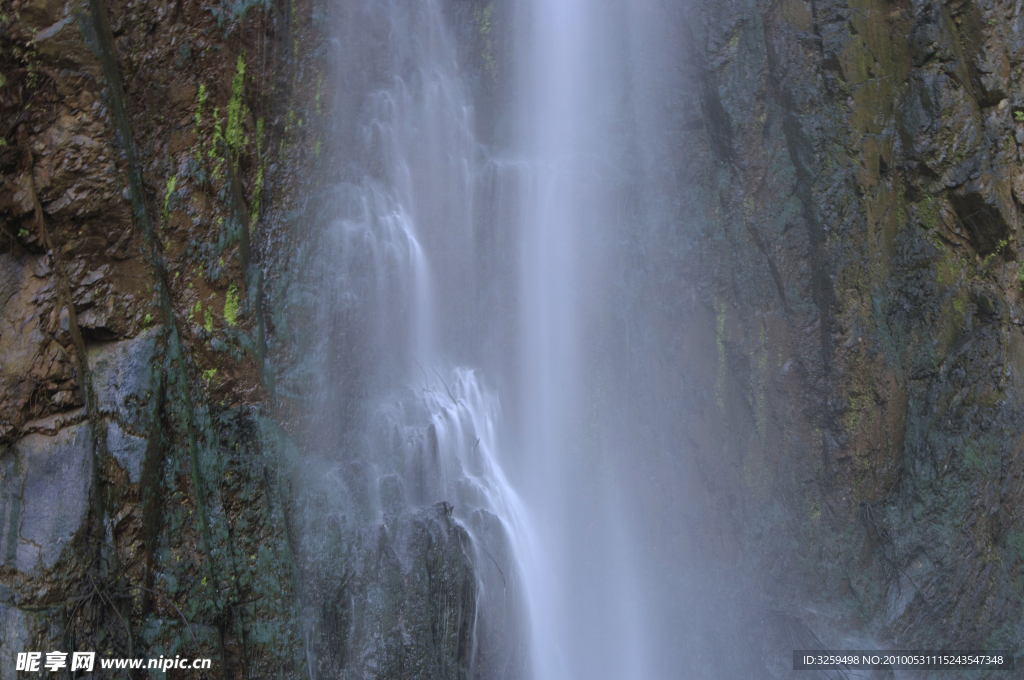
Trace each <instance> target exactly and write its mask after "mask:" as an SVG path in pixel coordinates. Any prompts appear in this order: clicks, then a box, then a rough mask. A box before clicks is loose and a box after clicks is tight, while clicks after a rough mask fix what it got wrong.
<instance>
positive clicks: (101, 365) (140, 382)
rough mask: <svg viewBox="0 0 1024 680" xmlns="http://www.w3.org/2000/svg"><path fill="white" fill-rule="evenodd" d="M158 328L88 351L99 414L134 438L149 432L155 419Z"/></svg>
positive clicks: (93, 347) (91, 348)
mask: <svg viewBox="0 0 1024 680" xmlns="http://www.w3.org/2000/svg"><path fill="white" fill-rule="evenodd" d="M160 331H161V329H160V328H159V327H155V328H149V329H147V330H145V331H143V332H141V333H139V335H138V336H137V337H135V338H132V339H131V340H121V341H118V342H107V343H103V344H99V345H93V346H91V347H89V348H88V350H87V352H88V355H89V367H90V369H91V370H92V380H93V386H94V388H95V390H96V397H97V399H98V400H99V408H100V412H102V413H103V414H104V415H106V416H112V417H113V418H115V419H116V420H117V421H118V422H119V424H120V425H121V427H122V428H126V429H128V430H130V431H131V433H132V434H134V435H139V434H144V433H148V432H149V428H150V427H151V426H152V424H153V418H154V416H155V407H156V403H155V399H154V389H155V387H156V380H155V376H156V370H157V369H156V367H155V366H154V365H153V361H154V357H155V356H156V343H157V339H158V338H159V337H160Z"/></svg>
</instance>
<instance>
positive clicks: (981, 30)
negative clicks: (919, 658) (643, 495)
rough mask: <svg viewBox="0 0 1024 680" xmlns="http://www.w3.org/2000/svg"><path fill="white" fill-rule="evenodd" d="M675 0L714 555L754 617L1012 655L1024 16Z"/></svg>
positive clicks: (1019, 474) (921, 5) (1016, 587)
mask: <svg viewBox="0 0 1024 680" xmlns="http://www.w3.org/2000/svg"><path fill="white" fill-rule="evenodd" d="M691 11H692V13H691V14H688V15H687V16H688V18H689V20H690V23H691V25H696V26H699V27H700V29H699V30H695V31H694V38H693V44H692V49H693V58H694V62H693V63H694V73H693V78H694V85H693V90H694V91H695V92H697V93H699V95H700V100H701V105H702V112H703V123H704V124H703V129H702V130H700V131H697V132H694V133H692V134H691V138H692V140H693V143H694V145H695V148H697V149H698V150H699V152H698V153H697V154H694V155H693V156H691V159H690V163H689V165H688V167H687V171H688V173H689V176H688V177H687V180H686V182H685V183H686V184H687V185H688V186H690V187H691V188H690V189H689V190H688V200H690V201H692V202H693V203H692V204H695V205H697V206H699V207H700V208H701V210H699V211H694V212H695V213H697V214H702V215H704V216H705V217H704V219H703V220H700V222H701V227H700V228H701V229H702V234H701V236H700V237H699V238H698V239H697V241H696V247H697V248H698V249H699V252H700V255H701V259H702V260H703V261H704V262H712V263H714V266H713V267H708V266H701V265H700V264H695V265H694V266H693V269H692V271H693V272H694V274H695V279H696V280H697V282H698V287H699V291H700V294H699V297H698V302H696V303H695V305H694V306H693V308H692V310H691V313H692V314H693V315H694V318H697V319H700V320H702V325H703V327H705V328H709V329H714V334H713V335H710V334H708V335H704V336H703V339H702V340H700V341H699V342H703V346H704V347H705V348H706V350H705V352H706V354H707V355H711V354H712V353H715V354H717V361H716V362H715V363H714V366H715V369H714V371H711V370H706V371H705V372H704V377H703V381H702V383H703V386H704V389H705V390H706V394H708V395H709V396H711V397H712V398H711V399H709V400H708V401H710V402H712V403H711V404H708V403H707V402H705V404H704V408H705V409H707V410H706V412H705V413H706V414H709V413H712V414H713V413H715V412H717V414H724V415H725V417H726V419H727V420H728V421H729V422H731V423H732V424H733V426H734V428H735V429H734V431H733V432H732V433H731V434H729V435H724V434H722V433H721V432H715V431H709V430H708V428H706V427H705V428H702V429H698V430H696V431H697V432H702V431H703V432H706V433H707V434H706V435H705V436H703V437H702V438H701V439H700V441H699V442H697V445H696V447H695V450H696V451H697V453H696V454H695V461H694V463H695V467H698V468H700V469H702V470H704V471H705V472H703V473H702V474H704V475H705V480H706V484H705V486H706V489H705V493H706V495H707V497H708V500H709V502H710V505H711V506H712V507H715V506H718V507H722V506H723V505H726V504H728V503H729V502H730V501H728V500H727V498H728V496H729V495H730V494H734V498H739V499H741V500H740V502H739V506H738V508H739V517H741V518H742V521H741V522H738V523H734V524H732V526H733V527H734V529H732V530H729V531H726V532H725V533H726V535H727V538H726V540H725V545H724V546H720V547H719V549H718V552H719V554H721V555H723V558H724V559H726V560H727V561H730V562H731V561H733V560H735V563H739V564H742V565H744V566H743V567H742V568H741V570H744V571H745V572H746V574H747V576H746V577H745V579H746V582H747V583H750V584H751V590H752V592H753V593H757V594H758V595H757V597H755V598H753V601H757V600H758V599H760V601H761V602H762V603H763V606H765V607H767V608H768V610H769V611H770V612H773V613H772V615H770V616H768V615H762V616H761V623H762V624H764V627H765V628H766V629H772V630H777V629H778V625H777V624H779V622H780V621H782V622H783V623H782V624H779V625H782V626H783V627H785V626H791V627H792V626H797V627H799V626H803V625H806V626H808V628H809V629H813V630H817V631H818V633H819V635H821V636H822V638H823V639H825V640H826V643H827V644H833V645H837V644H841V643H840V640H842V639H843V637H845V638H846V639H847V640H850V639H860V640H863V641H864V642H872V641H877V642H879V643H884V644H887V645H894V646H898V647H902V648H913V647H918V648H926V647H928V648H957V647H959V648H970V647H973V648H984V647H987V648H1007V649H1017V648H1018V645H1019V643H1020V632H1021V630H1022V628H1021V626H1022V618H1021V617H1022V614H1024V602H1022V592H1024V591H1022V581H1021V568H1022V564H1024V562H1022V561H1024V552H1022V542H1021V539H1022V536H1024V533H1022V531H1024V518H1022V516H1021V507H1022V506H1021V501H1022V498H1021V494H1022V492H1024V468H1022V460H1024V459H1022V455H1021V454H1022V449H1021V446H1022V440H1021V435H1022V431H1021V425H1020V423H1021V411H1022V406H1024V403H1022V397H1021V395H1022V391H1021V387H1022V384H1021V381H1022V380H1024V375H1022V364H1021V360H1022V358H1024V356H1022V354H1021V349H1022V339H1024V337H1022V331H1021V323H1022V309H1021V281H1022V280H1024V275H1022V274H1021V271H1022V269H1021V265H1020V263H1019V261H1018V256H1019V252H1020V244H1019V234H1018V232H1019V224H1020V220H1021V210H1022V202H1021V201H1022V199H1024V195H1022V194H1021V186H1022V185H1021V181H1022V177H1024V175H1022V173H1021V167H1022V163H1021V160H1022V156H1021V142H1022V140H1024V110H1022V108H1021V107H1022V106H1024V89H1022V88H1024V81H1022V80H1021V78H1022V73H1024V71H1022V60H1024V15H1022V14H1021V12H1020V8H1019V7H1017V6H1016V5H1015V4H1014V3H1002V2H928V1H916V0H915V1H913V2H910V1H908V2H895V3H893V2H888V3H887V2H873V1H867V2H849V3H842V2H829V1H822V0H815V1H813V2H804V1H803V0H786V1H783V2H738V3H724V4H719V3H711V4H702V5H701V4H699V5H696V6H693V7H692V8H691ZM697 187H699V188H697ZM690 370H693V371H697V372H699V371H700V370H701V369H700V366H693V367H692V368H691V369H690ZM717 414H716V415H717ZM723 480H731V481H730V482H726V483H724V484H723ZM712 526H714V527H715V528H716V529H721V528H723V526H727V525H723V523H721V522H719V523H717V524H713V525H712ZM795 619H799V625H798V623H797V622H796V621H795ZM766 622H767V623H766ZM769 624H770V625H769ZM801 630H802V628H801ZM767 632H768V634H769V635H774V634H775V633H772V632H771V630H768V631H767ZM847 644H848V643H847ZM867 646H871V645H867Z"/></svg>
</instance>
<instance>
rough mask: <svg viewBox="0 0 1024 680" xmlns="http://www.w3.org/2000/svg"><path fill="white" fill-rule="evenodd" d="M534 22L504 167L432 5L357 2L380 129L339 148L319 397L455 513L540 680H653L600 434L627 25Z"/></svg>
mask: <svg viewBox="0 0 1024 680" xmlns="http://www.w3.org/2000/svg"><path fill="white" fill-rule="evenodd" d="M523 7H524V8H525V12H524V14H523V17H522V21H523V26H522V27H521V30H522V31H523V33H524V35H525V37H524V38H523V40H522V46H521V49H522V51H523V54H522V55H521V57H520V58H519V68H518V73H517V75H516V78H515V79H514V81H515V82H517V83H518V91H517V93H516V96H515V97H514V98H513V99H514V100H515V101H517V102H518V104H517V110H516V111H515V112H512V113H511V115H510V117H511V119H512V120H513V121H514V124H513V125H512V127H513V128H514V130H513V134H512V137H514V138H515V139H514V141H513V142H512V143H511V144H510V145H509V146H508V148H507V149H505V150H504V151H502V152H501V153H500V154H499V155H494V153H493V152H492V151H491V150H489V149H487V148H485V147H484V146H483V145H481V144H480V143H479V142H478V140H477V139H476V133H475V126H476V120H475V114H474V110H473V106H472V104H471V102H470V99H469V94H468V93H469V84H468V83H467V80H466V77H467V76H466V74H465V73H463V72H462V71H461V69H460V66H459V63H458V62H459V58H458V54H457V50H456V47H455V43H454V41H453V38H452V36H451V35H450V34H449V28H448V27H447V25H446V17H445V14H444V12H443V11H442V7H441V6H440V3H439V2H438V0H390V1H383V0H380V1H371V2H368V3H365V4H361V3H342V9H341V12H340V13H341V14H342V15H343V16H342V24H343V26H344V27H346V28H344V29H343V30H342V31H341V34H340V36H339V38H338V44H339V45H340V47H339V50H340V55H341V56H340V59H341V60H342V61H343V62H344V63H343V67H342V68H341V71H342V76H341V77H340V79H339V81H338V83H337V86H338V90H339V92H340V95H339V96H340V98H341V101H342V104H341V107H340V108H341V111H342V114H341V115H349V116H351V117H353V118H356V119H358V120H361V121H363V123H362V124H361V125H360V126H359V127H358V129H357V130H356V131H355V133H353V134H352V137H351V139H348V140H347V141H344V140H343V141H342V142H341V143H340V145H339V146H340V148H341V152H342V153H347V154H348V157H343V158H342V159H341V162H342V163H344V164H346V169H345V170H344V171H343V172H342V175H343V178H344V181H343V182H342V183H341V185H340V188H339V190H338V194H339V197H340V199H339V201H340V203H341V205H342V206H343V209H342V210H341V211H340V213H339V216H338V217H337V219H336V220H335V221H334V223H333V226H332V227H331V235H332V239H331V240H330V245H329V247H330V249H331V252H332V253H333V254H332V255H331V256H330V257H328V260H329V261H330V262H332V267H333V270H332V271H331V272H330V274H331V277H332V279H331V280H332V283H331V285H330V286H328V288H329V289H330V290H331V291H333V292H332V293H330V295H331V296H333V297H332V298H331V302H330V303H329V305H328V309H329V310H330V315H329V318H325V319H322V320H321V325H323V326H324V327H328V328H331V329H333V335H332V336H331V337H332V338H333V340H331V341H329V342H326V343H324V344H323V346H322V347H321V350H320V351H321V352H322V353H323V356H322V357H321V358H320V361H321V362H322V365H324V366H328V367H331V369H330V370H327V371H325V372H324V373H323V374H322V375H319V376H316V379H318V380H319V381H321V382H322V383H323V385H324V387H323V388H322V390H323V393H324V394H325V395H327V394H334V395H337V392H332V391H331V390H332V389H334V386H335V385H336V384H339V383H344V384H345V385H347V386H349V387H346V389H347V390H348V392H346V393H345V395H344V398H345V399H349V400H352V401H356V400H358V401H361V403H363V404H364V406H363V409H364V410H365V411H366V413H365V414H364V415H363V416H360V417H357V416H351V417H348V416H344V415H342V416H337V415H336V413H334V412H331V413H329V414H326V415H324V416H323V431H325V432H331V433H332V434H329V435H327V436H329V437H333V439H334V440H337V441H349V442H352V441H353V440H358V441H355V442H354V443H352V446H354V447H360V448H361V449H363V450H364V451H365V453H364V454H363V455H364V456H365V457H366V458H368V459H369V460H370V461H371V465H372V468H373V470H374V472H373V474H375V475H379V476H380V477H381V478H383V477H385V476H388V475H391V476H397V477H399V478H400V479H401V485H402V488H403V489H404V498H405V499H406V501H407V502H408V503H409V504H410V505H413V506H419V507H425V506H429V505H432V504H435V503H439V502H443V503H447V504H450V505H451V507H452V513H453V516H454V517H455V518H457V519H458V521H459V522H461V524H462V525H463V526H464V527H465V528H466V529H467V531H468V532H469V535H470V537H471V538H472V541H473V546H474V550H475V551H476V554H475V560H474V562H475V569H476V572H477V574H478V579H479V583H478V587H479V591H480V596H479V598H478V605H477V606H478V608H480V607H524V606H525V609H526V616H525V617H524V618H525V619H526V624H525V625H526V626H527V629H528V632H527V633H526V635H527V639H528V644H527V647H528V658H529V661H527V662H526V665H527V666H528V668H527V669H525V670H526V674H527V675H530V676H532V677H533V678H534V679H535V680H601V679H602V678H607V679H608V680H612V679H614V680H632V679H634V678H635V679H639V678H646V677H649V676H650V670H649V669H648V668H647V660H648V659H650V658H651V655H652V649H651V643H650V642H649V638H650V635H649V632H648V628H649V626H651V625H652V624H651V613H650V612H648V611H646V610H645V604H644V603H645V598H646V597H648V595H649V593H646V592H645V591H644V589H643V588H642V585H643V584H642V583H641V581H642V578H643V577H642V574H643V570H644V568H646V566H647V565H643V564H641V562H643V557H642V556H641V549H640V548H639V546H638V545H637V544H636V542H635V540H634V538H635V533H636V532H635V529H636V525H635V522H634V520H633V519H632V517H633V516H632V514H631V513H633V512H634V508H633V504H634V502H633V500H631V499H630V498H629V495H630V493H631V492H630V491H629V488H630V487H629V485H628V483H627V480H626V479H624V477H623V475H622V467H621V466H622V464H623V463H622V460H623V453H622V452H621V451H620V450H619V448H618V444H617V443H616V441H614V440H611V439H609V438H608V437H607V436H604V435H602V434H600V432H599V431H601V430H602V428H604V429H607V430H608V431H613V430H615V428H616V426H615V424H614V423H611V424H609V423H607V422H605V423H603V424H601V423H599V424H598V426H596V427H595V421H600V420H602V419H606V416H608V415H611V414H615V413H616V408H615V407H614V405H611V406H610V405H608V404H607V403H606V404H601V405H598V406H595V398H596V397H595V394H596V392H595V388H594V384H595V380H596V379H595V377H594V376H595V374H596V372H595V365H594V361H595V356H597V355H596V354H595V350H594V347H595V345H596V344H599V340H600V338H595V337H593V335H592V332H593V328H594V323H593V318H595V317H596V316H600V314H601V307H602V306H606V302H607V298H608V296H609V289H608V287H607V284H606V283H605V282H604V280H603V279H602V276H601V273H602V272H603V271H604V270H605V269H606V268H608V267H609V266H610V265H609V264H608V256H607V253H608V252H609V251H613V250H614V249H615V243H614V242H612V243H608V242H605V241H614V239H615V238H616V235H615V234H616V229H617V227H618V225H619V224H620V223H621V220H622V206H623V199H622V196H621V194H622V192H621V191H620V189H619V188H618V187H619V185H620V184H622V178H621V175H622V173H623V169H622V168H619V167H616V164H615V161H614V160H613V158H612V155H611V154H610V153H609V152H608V151H607V147H608V140H607V137H608V136H609V134H610V132H609V127H608V125H607V124H606V119H608V118H609V117H610V116H611V114H610V113H609V112H610V111H611V110H612V109H615V107H616V105H617V104H616V101H615V100H616V97H618V96H620V94H621V93H617V92H616V91H615V89H614V87H612V86H611V83H610V78H612V75H610V74H614V73H615V72H616V71H615V69H614V68H612V67H611V65H612V64H611V61H609V60H610V59H612V57H611V56H610V54H611V52H608V51H607V50H605V49H604V48H603V46H602V45H603V42H604V41H605V40H606V38H607V37H608V35H609V33H608V29H609V26H610V25H611V24H612V23H614V21H615V19H614V17H612V18H609V17H608V16H603V15H602V12H600V11H597V10H595V7H596V5H595V3H593V2H587V1H586V0H533V1H532V2H530V3H524V4H523ZM488 11H489V10H488ZM602 17H603V18H602ZM346 60H347V61H346ZM485 72H486V70H485ZM505 115H507V116H508V115H509V114H508V113H507V112H506V114H505ZM510 246H511V247H510ZM353 356H354V357H355V358H354V359H353V358H352V357H353ZM510 357H512V358H511V359H510ZM335 398H338V399H340V398H342V397H335ZM503 404H504V405H505V406H506V407H510V408H508V412H506V413H503V408H502V406H503ZM360 418H362V420H360ZM358 422H363V423H366V425H364V426H361V427H363V431H364V434H363V435H360V436H357V437H353V436H352V435H351V432H350V430H351V429H352V423H358ZM338 423H340V424H338ZM332 427H333V428H334V430H332V429H331V428H332ZM595 432H597V434H595ZM620 436H621V437H622V438H623V439H627V438H628V437H629V434H628V433H627V432H625V431H623V432H621V433H620ZM506 471H507V473H506ZM379 503H380V502H379V501H378V506H379ZM379 507H380V506H379ZM379 512H384V510H383V509H381V510H380V511H379ZM499 552H504V553H506V554H507V557H508V558H509V561H510V562H511V564H513V565H514V566H513V569H512V570H510V571H509V573H505V571H504V570H502V569H501V567H500V563H501V562H502V561H503V560H501V559H498V558H496V555H495V553H499ZM492 566H493V567H494V569H492ZM505 672H507V669H504V670H503V671H502V673H505ZM508 677H515V675H514V674H512V675H509V676H508Z"/></svg>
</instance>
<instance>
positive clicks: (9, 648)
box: [0, 604, 42, 680]
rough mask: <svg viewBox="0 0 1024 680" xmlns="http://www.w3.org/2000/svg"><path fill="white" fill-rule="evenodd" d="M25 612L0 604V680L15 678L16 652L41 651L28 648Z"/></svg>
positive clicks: (14, 679) (16, 674) (16, 675)
mask: <svg viewBox="0 0 1024 680" xmlns="http://www.w3.org/2000/svg"><path fill="white" fill-rule="evenodd" d="M26 619H27V617H26V615H25V612H23V611H21V610H20V609H17V608H16V607H12V606H10V605H7V604H0V680H16V679H17V677H18V672H17V671H15V670H14V669H15V667H16V662H17V659H18V652H26V651H42V650H32V649H29V633H28V622H27V620H26Z"/></svg>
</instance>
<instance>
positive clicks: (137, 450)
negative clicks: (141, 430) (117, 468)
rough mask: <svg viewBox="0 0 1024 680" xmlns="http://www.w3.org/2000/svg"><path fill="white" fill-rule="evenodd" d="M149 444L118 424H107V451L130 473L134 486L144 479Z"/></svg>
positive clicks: (129, 476)
mask: <svg viewBox="0 0 1024 680" xmlns="http://www.w3.org/2000/svg"><path fill="white" fill-rule="evenodd" d="M148 443H149V442H148V441H147V440H146V439H145V438H144V437H134V436H132V435H130V434H128V433H126V432H125V431H124V430H122V429H121V428H120V427H118V425H117V423H115V422H110V421H108V422H107V449H108V450H109V451H110V455H112V456H113V457H114V458H115V459H116V460H117V462H118V463H120V464H121V467H122V468H124V469H125V470H126V471H127V472H128V479H129V480H131V483H132V484H138V483H139V480H140V479H141V478H142V462H143V461H144V460H145V459H146V446H147V445H148Z"/></svg>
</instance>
